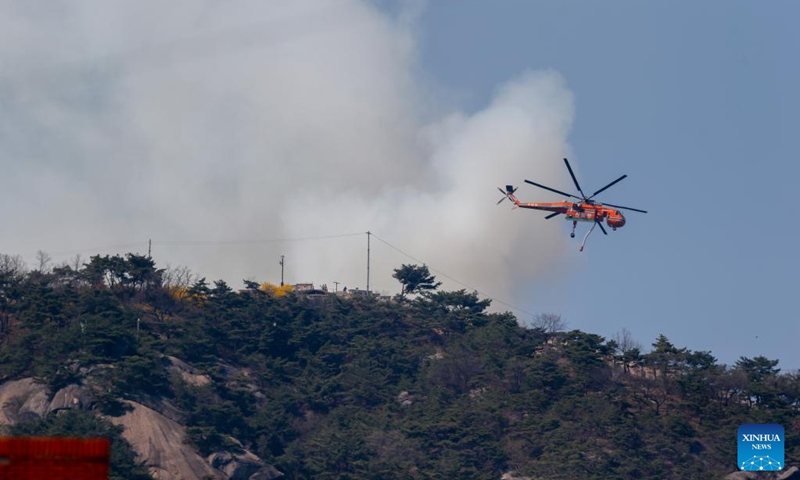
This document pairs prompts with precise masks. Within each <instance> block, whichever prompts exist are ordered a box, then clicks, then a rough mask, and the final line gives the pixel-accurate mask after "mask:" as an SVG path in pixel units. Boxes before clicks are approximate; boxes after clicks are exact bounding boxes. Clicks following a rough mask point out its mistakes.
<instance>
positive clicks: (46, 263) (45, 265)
mask: <svg viewBox="0 0 800 480" xmlns="http://www.w3.org/2000/svg"><path fill="white" fill-rule="evenodd" d="M52 261H53V257H51V256H50V255H49V254H48V253H47V252H45V251H42V250H39V251H38V252H36V263H37V264H38V268H37V270H39V271H40V272H42V273H48V272H49V271H50V262H52Z"/></svg>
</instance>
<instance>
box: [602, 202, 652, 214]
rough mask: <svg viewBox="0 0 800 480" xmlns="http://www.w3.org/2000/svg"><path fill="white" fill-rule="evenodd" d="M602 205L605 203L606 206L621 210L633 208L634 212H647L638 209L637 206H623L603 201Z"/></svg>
mask: <svg viewBox="0 0 800 480" xmlns="http://www.w3.org/2000/svg"><path fill="white" fill-rule="evenodd" d="M603 205H606V206H608V207H614V208H621V209H623V210H633V211H634V212H639V213H647V210H639V209H638V208H631V207H623V206H620V205H612V204H610V203H603Z"/></svg>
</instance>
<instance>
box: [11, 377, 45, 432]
mask: <svg viewBox="0 0 800 480" xmlns="http://www.w3.org/2000/svg"><path fill="white" fill-rule="evenodd" d="M48 399H49V394H48V390H47V386H46V385H42V384H40V383H36V382H35V381H34V380H33V379H32V378H23V379H22V380H12V381H9V382H5V383H4V384H2V385H0V425H13V424H15V423H17V422H19V421H20V420H25V419H28V418H30V417H32V416H34V415H35V416H38V417H40V418H41V417H44V416H45V414H46V413H47V412H48V411H49V406H50V402H49V400H48Z"/></svg>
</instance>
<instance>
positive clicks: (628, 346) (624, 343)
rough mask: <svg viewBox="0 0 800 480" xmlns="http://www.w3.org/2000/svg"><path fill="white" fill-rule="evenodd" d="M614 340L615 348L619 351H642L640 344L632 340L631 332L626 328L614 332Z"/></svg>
mask: <svg viewBox="0 0 800 480" xmlns="http://www.w3.org/2000/svg"><path fill="white" fill-rule="evenodd" d="M613 338H614V341H615V342H617V348H618V349H619V352H620V353H627V352H630V351H631V350H633V349H637V350H639V351H640V352H641V351H642V344H641V343H639V342H637V341H636V340H634V338H633V334H631V331H630V330H628V329H627V328H623V329H622V330H620V331H618V332H617V333H615V334H614V337H613Z"/></svg>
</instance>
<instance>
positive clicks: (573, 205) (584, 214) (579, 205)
mask: <svg viewBox="0 0 800 480" xmlns="http://www.w3.org/2000/svg"><path fill="white" fill-rule="evenodd" d="M510 196H511V197H512V198H511V199H512V200H513V201H514V204H516V206H518V207H519V208H530V209H533V210H543V211H546V212H553V213H561V214H563V215H564V216H565V217H566V218H567V220H571V221H574V222H594V221H595V219H596V220H598V221H600V222H602V221H603V220H605V222H606V224H608V226H609V227H611V228H620V227H622V226H624V225H625V216H624V215H622V212H620V211H619V210H617V209H615V208H611V207H606V206H604V205H602V204H599V203H585V202H566V201H565V202H534V203H523V202H520V201H519V200H517V198H516V197H514V196H513V195H510Z"/></svg>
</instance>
